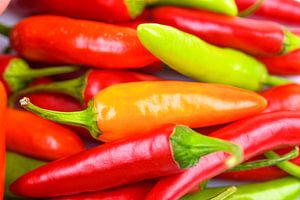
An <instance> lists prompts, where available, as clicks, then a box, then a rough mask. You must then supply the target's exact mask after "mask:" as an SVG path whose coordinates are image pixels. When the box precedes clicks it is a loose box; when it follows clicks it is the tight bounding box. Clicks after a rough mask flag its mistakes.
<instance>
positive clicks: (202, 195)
mask: <svg viewBox="0 0 300 200" xmlns="http://www.w3.org/2000/svg"><path fill="white" fill-rule="evenodd" d="M236 187H237V191H236V192H235V193H233V194H232V195H231V196H229V197H227V198H226V200H245V199H247V200H265V199H268V198H271V199H272V200H296V199H298V198H299V193H300V181H299V179H296V178H292V177H287V178H282V179H277V180H273V181H268V182H264V183H252V184H246V185H239V186H236ZM224 189H226V187H220V188H207V189H205V190H203V191H200V192H197V193H194V194H190V195H187V196H185V197H183V198H182V199H181V200H198V199H209V198H210V197H213V196H214V195H215V194H216V193H218V192H222V191H223V190H224Z"/></svg>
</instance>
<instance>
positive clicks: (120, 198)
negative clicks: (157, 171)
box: [49, 182, 154, 200]
mask: <svg viewBox="0 0 300 200" xmlns="http://www.w3.org/2000/svg"><path fill="white" fill-rule="evenodd" d="M153 185H154V184H153V183H152V182H142V183H136V184H131V185H128V186H122V187H119V188H115V189H110V190H104V191H99V192H92V193H86V194H78V195H72V196H65V197H57V198H50V199H49V200H91V199H94V200H144V198H145V195H146V194H147V193H148V192H149V191H150V190H151V188H152V187H153Z"/></svg>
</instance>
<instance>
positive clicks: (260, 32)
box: [152, 7, 286, 55]
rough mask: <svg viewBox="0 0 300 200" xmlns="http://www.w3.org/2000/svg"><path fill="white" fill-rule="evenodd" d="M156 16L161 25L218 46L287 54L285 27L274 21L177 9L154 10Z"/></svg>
mask: <svg viewBox="0 0 300 200" xmlns="http://www.w3.org/2000/svg"><path fill="white" fill-rule="evenodd" d="M152 17H153V19H154V21H156V22H158V23H162V24H167V25H171V26H174V27H176V28H179V29H181V30H183V31H185V32H188V33H191V34H194V35H196V36H199V37H200V38H201V39H204V40H206V41H207V42H209V43H212V44H214V45H218V46H223V47H231V48H235V49H240V50H242V51H245V52H248V53H250V54H253V55H274V54H275V55H276V54H280V53H283V52H285V51H286V50H285V49H284V48H285V47H284V46H285V44H284V43H285V32H284V28H283V27H282V26H281V25H280V24H277V23H274V22H267V21H258V20H252V19H245V18H238V17H230V16H224V15H219V14H215V13H210V12H205V11H199V10H192V9H186V8H176V7H159V8H156V9H153V10H152Z"/></svg>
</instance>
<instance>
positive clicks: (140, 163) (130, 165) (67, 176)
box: [11, 125, 243, 197]
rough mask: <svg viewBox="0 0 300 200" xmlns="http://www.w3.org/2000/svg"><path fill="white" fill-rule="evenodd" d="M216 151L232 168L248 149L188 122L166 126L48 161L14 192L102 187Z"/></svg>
mask: <svg viewBox="0 0 300 200" xmlns="http://www.w3.org/2000/svg"><path fill="white" fill-rule="evenodd" d="M220 151H224V152H226V153H224V152H220ZM214 152H220V153H223V154H224V155H226V156H227V159H226V161H224V163H223V164H224V165H225V166H227V167H231V166H232V165H236V164H237V163H239V162H240V161H241V159H243V151H242V150H241V148H240V147H239V146H238V145H236V144H234V143H230V142H226V141H223V140H219V139H216V138H212V137H208V136H204V135H201V134H199V133H197V132H195V131H193V130H192V129H190V128H188V127H186V126H181V125H167V126H166V127H163V128H161V129H158V130H155V131H152V132H151V133H149V134H147V135H144V136H142V137H133V138H128V139H125V140H119V141H117V142H112V143H107V144H103V145H100V146H97V147H94V148H92V149H89V150H86V151H82V152H80V153H78V154H75V155H72V156H69V157H66V158H64V159H60V160H57V161H54V162H52V163H49V164H47V165H44V166H42V167H40V168H38V169H36V170H33V171H31V172H29V173H27V174H25V175H24V176H22V177H20V178H19V179H18V180H17V181H16V182H14V183H13V184H12V185H11V191H12V192H13V193H15V194H18V195H23V196H26V197H53V196H63V195H69V194H79V193H84V192H93V191H99V190H104V189H109V188H112V187H117V186H121V185H125V184H128V183H133V182H138V181H142V180H147V179H152V178H156V177H161V176H166V175H170V174H174V173H179V172H182V171H183V170H185V169H189V168H191V167H193V166H195V165H196V164H197V163H198V162H199V159H200V160H201V157H203V156H205V155H208V154H211V153H214ZM228 153H229V154H231V156H229V155H228ZM74 183H76V184H74ZM61 185H63V187H61Z"/></svg>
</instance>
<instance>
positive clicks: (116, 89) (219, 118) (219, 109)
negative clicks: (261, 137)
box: [21, 81, 266, 142]
mask: <svg viewBox="0 0 300 200" xmlns="http://www.w3.org/2000/svg"><path fill="white" fill-rule="evenodd" d="M224 96H226V97H227V98H224ZM120 99H121V100H122V101H120ZM21 104H22V106H24V108H25V109H28V110H30V111H32V112H34V113H36V114H38V115H40V116H42V117H44V118H47V119H50V120H53V121H56V122H59V123H64V124H68V125H77V126H82V127H85V128H87V129H88V130H90V132H91V134H92V136H93V137H94V138H97V139H99V140H101V141H105V142H109V141H114V140H118V139H122V138H126V137H130V136H134V135H138V134H142V133H145V132H150V131H151V130H155V129H157V128H158V127H160V126H162V125H165V124H169V123H174V124H183V125H186V126H189V127H191V128H195V127H202V126H209V125H216V124H223V123H227V122H231V121H235V120H238V119H241V118H244V117H248V116H251V115H254V114H257V113H260V112H261V111H263V109H264V108H265V107H266V101H265V99H264V98H262V97H261V96H260V95H257V94H255V93H253V92H250V91H246V90H242V89H239V88H234V87H231V86H225V85H218V84H208V83H196V82H183V81H143V82H135V83H123V84H117V85H113V86H110V87H108V88H106V89H104V90H102V91H100V92H99V93H98V94H97V95H96V96H95V98H94V101H92V102H91V103H90V105H89V106H88V108H87V109H86V110H83V111H81V112H73V113H70V112H69V113H67V112H66V113H63V112H54V111H50V110H44V109H40V108H38V107H36V106H34V105H33V104H31V103H30V101H29V99H28V98H24V99H23V100H21ZM128 110H130V115H128ZM199 111H201V112H199ZM212 113H213V114H212ZM133 121H134V122H135V123H132V122H133Z"/></svg>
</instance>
